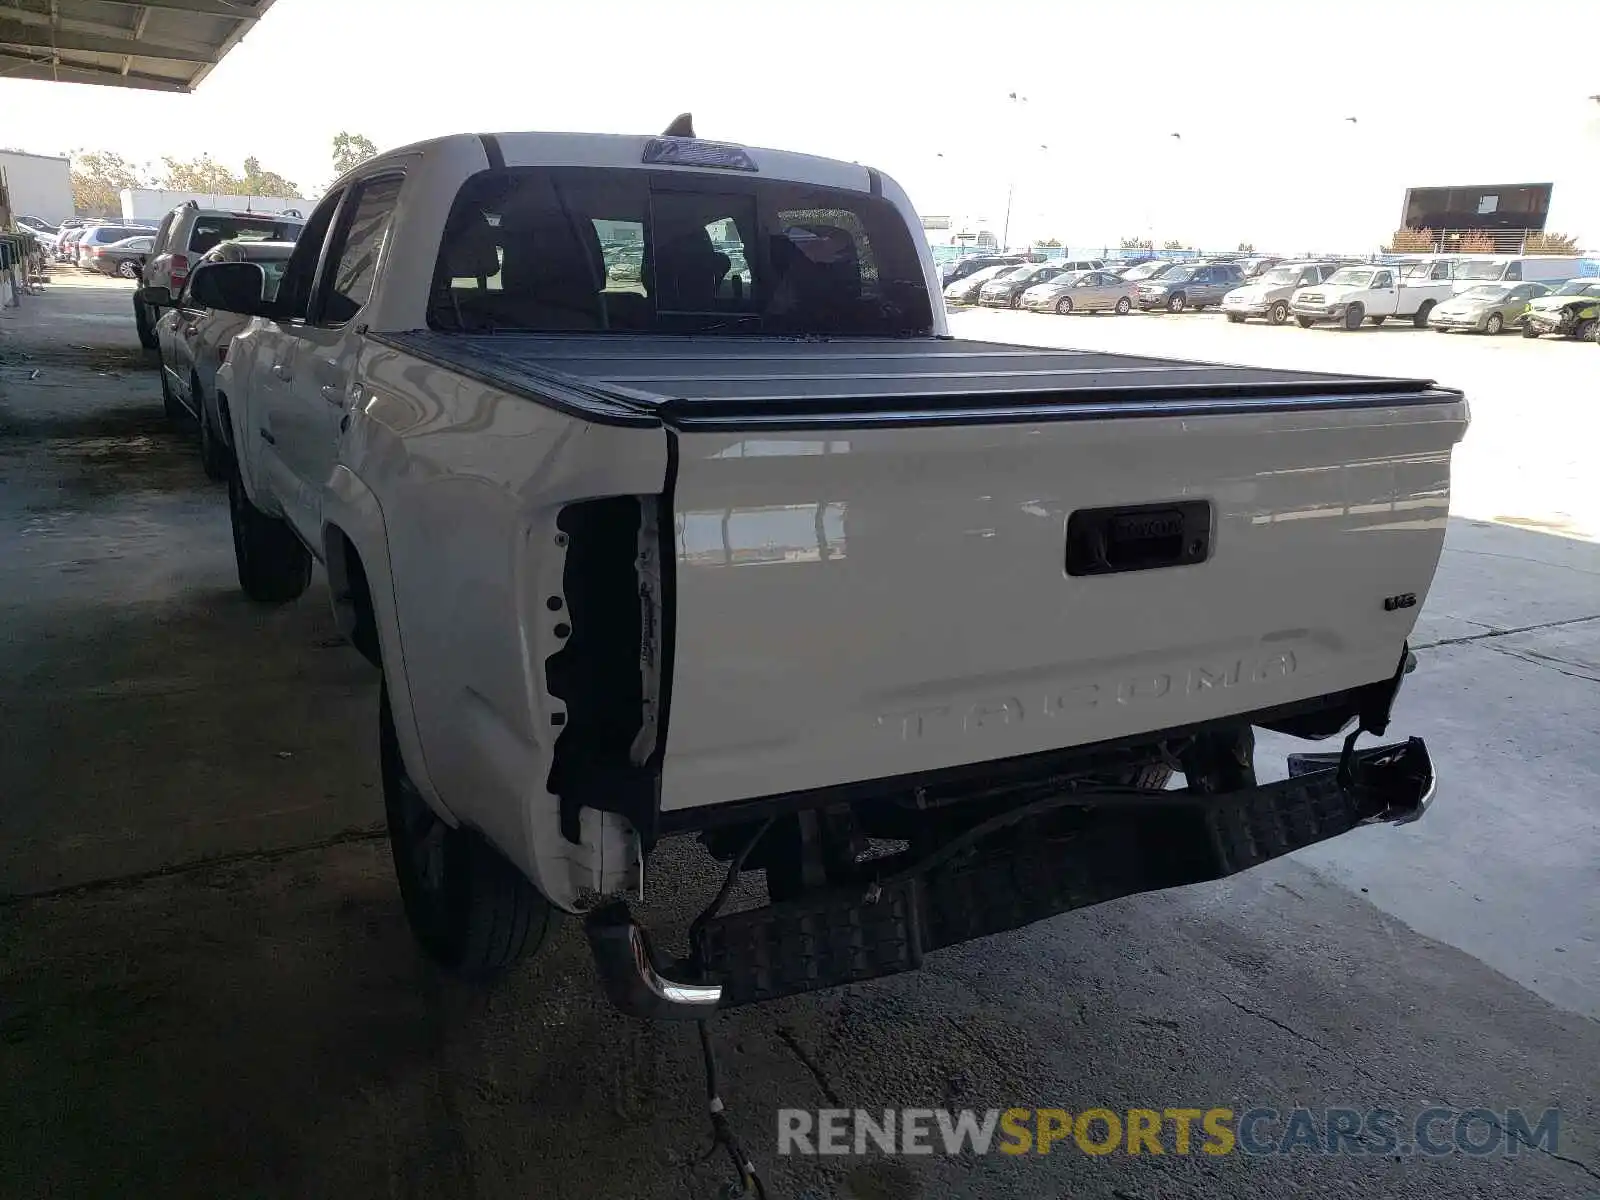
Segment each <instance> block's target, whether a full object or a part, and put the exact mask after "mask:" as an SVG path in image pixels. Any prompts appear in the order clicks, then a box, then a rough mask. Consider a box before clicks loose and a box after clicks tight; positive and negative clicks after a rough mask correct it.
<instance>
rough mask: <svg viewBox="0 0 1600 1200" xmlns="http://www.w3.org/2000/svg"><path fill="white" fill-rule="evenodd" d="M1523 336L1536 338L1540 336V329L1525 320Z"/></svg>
mask: <svg viewBox="0 0 1600 1200" xmlns="http://www.w3.org/2000/svg"><path fill="white" fill-rule="evenodd" d="M1522 336H1523V337H1525V338H1536V337H1538V336H1539V331H1538V330H1537V329H1535V328H1534V327H1533V326H1532V325H1529V324H1528V323H1527V322H1526V321H1524V322H1523V323H1522Z"/></svg>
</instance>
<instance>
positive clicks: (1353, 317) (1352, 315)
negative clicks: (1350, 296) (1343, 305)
mask: <svg viewBox="0 0 1600 1200" xmlns="http://www.w3.org/2000/svg"><path fill="white" fill-rule="evenodd" d="M1366 319H1367V310H1366V308H1365V307H1364V306H1362V305H1360V304H1352V305H1351V306H1350V307H1349V308H1347V309H1345V310H1344V327H1345V328H1346V329H1360V328H1361V322H1362V321H1364V320H1366Z"/></svg>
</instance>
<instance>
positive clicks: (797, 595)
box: [662, 392, 1465, 810]
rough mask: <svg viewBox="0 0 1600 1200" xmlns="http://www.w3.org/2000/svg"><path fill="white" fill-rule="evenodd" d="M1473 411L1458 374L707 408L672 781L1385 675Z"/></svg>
mask: <svg viewBox="0 0 1600 1200" xmlns="http://www.w3.org/2000/svg"><path fill="white" fill-rule="evenodd" d="M874 420H876V418H874ZM1464 428H1465V406H1464V403H1463V402H1462V401H1461V400H1460V398H1459V397H1455V396H1450V395H1446V394H1440V393H1437V392H1435V393H1433V395H1432V398H1431V400H1430V401H1423V400H1422V399H1421V398H1420V397H1414V398H1410V399H1407V400H1404V401H1401V402H1397V403H1394V404H1370V403H1364V404H1350V405H1347V406H1329V407H1323V408H1312V409H1296V408H1292V407H1291V408H1286V409H1281V410H1280V411H1269V412H1262V411H1257V412H1250V413H1228V412H1222V413H1216V414H1213V415H1199V416H1192V417H1157V416H1150V417H1147V418H1146V419H1139V420H1134V419H1126V418H1122V417H1105V416H1098V417H1093V418H1088V419H1054V420H1026V419H1024V420H1009V421H1006V422H1005V423H999V424H984V423H965V424H955V425H950V424H943V425H920V426H916V425H913V426H909V427H904V426H902V427H895V428H881V427H874V426H873V425H871V424H865V423H862V424H857V425H855V426H852V425H850V424H849V423H848V418H846V419H845V421H844V422H835V423H831V425H830V427H825V428H817V429H814V430H806V429H795V430H786V431H765V430H762V431H756V432H711V431H706V432H700V431H695V430H694V429H693V428H692V427H691V424H690V423H686V424H685V426H684V427H683V428H682V429H681V430H680V431H679V432H678V434H677V438H678V465H677V474H676V483H675V487H674V490H673V492H672V506H673V518H674V522H675V536H676V560H677V561H676V580H677V594H676V605H675V616H674V625H673V629H674V638H675V650H674V662H675V665H674V669H673V674H672V682H671V700H670V706H671V707H670V723H669V730H668V735H667V742H666V755H665V759H664V766H663V777H662V807H663V809H664V810H672V809H682V808H686V807H692V806H700V805H707V804H716V803H719V802H723V801H729V800H736V799H742V798H746V797H752V796H762V795H770V794H776V793H783V792H789V791H796V790H804V789H808V788H815V787H822V786H827V785H832V784H837V783H841V782H847V781H856V780H868V779H876V778H882V777H888V776H894V775H900V774H904V773H908V772H915V771H926V770H932V769H939V768H944V767H950V766H956V765H959V764H965V763H972V762H977V761H984V760H990V759H996V758H1004V757H1009V756H1013V755H1020V754H1028V753H1031V752H1036V751H1042V750H1047V749H1053V748H1058V747H1064V746H1072V745H1080V744H1086V743H1091V742H1096V741H1101V740H1104V739H1110V738H1116V737H1122V736H1126V735H1130V734H1136V733H1141V732H1147V731H1153V730H1158V729H1165V728H1171V727H1175V726H1180V725H1187V724H1190V723H1193V722H1198V721H1203V720H1207V719H1210V718H1217V717H1224V716H1228V715H1232V714H1237V713H1243V712H1250V711H1255V710H1259V709H1262V708H1266V707H1270V706H1273V705H1277V704H1280V703H1288V702H1292V701H1298V700H1302V699H1306V698H1311V697H1316V696H1321V695H1325V694H1328V693H1332V692H1336V691H1339V690H1342V689H1346V688H1350V687H1355V686H1359V685H1362V684H1368V683H1372V682H1375V681H1378V680H1381V679H1384V678H1386V677H1388V676H1390V675H1392V674H1393V673H1394V670H1395V667H1396V663H1397V662H1398V660H1399V658H1400V655H1401V653H1402V649H1403V644H1404V642H1405V639H1406V637H1407V636H1408V635H1409V633H1410V632H1411V628H1412V625H1413V623H1414V621H1415V618H1416V615H1417V611H1418V607H1417V606H1418V604H1419V603H1420V601H1421V598H1422V597H1423V596H1424V595H1425V594H1426V591H1427V588H1428V586H1429V583H1430V582H1431V580H1432V577H1433V572H1434V569H1435V566H1436V564H1437V562H1438V557H1439V553H1440V549H1441V546H1442V543H1443V539H1444V532H1445V519H1446V514H1447V510H1448V505H1449V466H1450V451H1451V447H1452V446H1453V445H1454V443H1455V442H1456V441H1457V440H1459V438H1460V436H1461V434H1462V432H1463V430H1464ZM1107 510H1111V511H1107ZM1125 510H1132V511H1125ZM1075 514H1076V515H1075ZM1069 540H1073V541H1074V542H1075V547H1074V553H1075V555H1076V558H1075V559H1074V560H1073V561H1069V545H1068V544H1069Z"/></svg>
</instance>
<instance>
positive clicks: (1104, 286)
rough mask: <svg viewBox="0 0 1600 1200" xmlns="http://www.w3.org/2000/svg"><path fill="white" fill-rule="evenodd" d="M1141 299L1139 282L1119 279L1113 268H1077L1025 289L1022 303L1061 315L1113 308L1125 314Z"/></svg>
mask: <svg viewBox="0 0 1600 1200" xmlns="http://www.w3.org/2000/svg"><path fill="white" fill-rule="evenodd" d="M1138 299H1139V284H1138V283H1137V282H1130V281H1128V280H1126V279H1119V278H1117V276H1115V275H1113V274H1112V273H1111V272H1110V271H1074V272H1072V273H1071V274H1069V275H1062V276H1060V277H1059V278H1056V279H1052V280H1050V281H1049V282H1048V283H1041V284H1036V285H1034V286H1033V287H1031V288H1029V289H1028V290H1027V291H1025V292H1023V293H1022V307H1023V308H1027V309H1032V310H1033V311H1034V312H1053V313H1060V314H1062V315H1065V314H1067V313H1074V312H1114V313H1116V314H1118V315H1119V316H1122V315H1125V314H1127V313H1128V312H1129V311H1131V310H1132V308H1133V306H1134V304H1135V303H1137V302H1138Z"/></svg>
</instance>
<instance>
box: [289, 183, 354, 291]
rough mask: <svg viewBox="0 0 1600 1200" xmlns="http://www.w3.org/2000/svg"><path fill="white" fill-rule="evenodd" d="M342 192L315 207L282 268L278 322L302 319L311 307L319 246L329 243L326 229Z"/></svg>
mask: <svg viewBox="0 0 1600 1200" xmlns="http://www.w3.org/2000/svg"><path fill="white" fill-rule="evenodd" d="M343 195H344V192H343V190H342V189H341V190H338V191H334V192H330V193H329V194H328V195H327V196H326V197H325V198H324V199H323V201H322V203H321V204H319V205H317V207H316V209H315V210H314V211H313V212H312V214H311V219H310V220H309V221H307V222H306V227H305V228H304V229H302V230H301V231H300V237H299V239H298V240H297V241H296V242H295V245H294V252H293V253H291V254H290V255H289V262H288V264H287V265H286V266H285V267H284V269H283V278H282V280H280V281H279V283H278V299H277V303H276V315H277V318H278V320H280V321H296V320H304V318H305V315H306V310H307V308H308V307H309V306H310V304H311V285H312V283H313V282H314V281H315V279H316V276H317V259H318V258H319V257H320V255H321V254H322V244H323V242H325V241H327V240H328V230H329V229H330V228H331V227H332V225H333V214H334V213H335V212H337V211H338V209H339V200H340V199H341V198H342V197H343Z"/></svg>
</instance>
